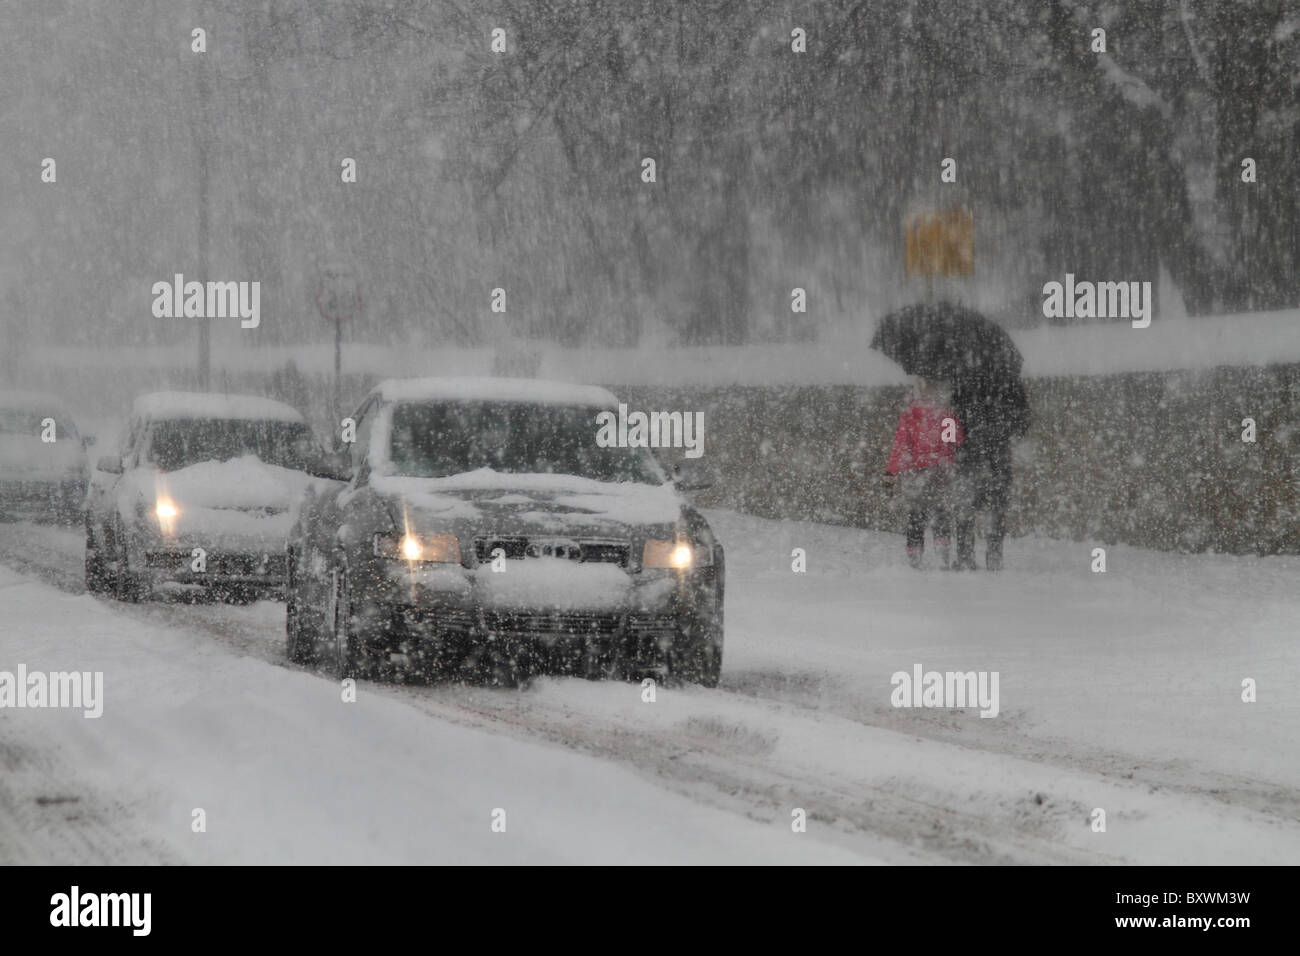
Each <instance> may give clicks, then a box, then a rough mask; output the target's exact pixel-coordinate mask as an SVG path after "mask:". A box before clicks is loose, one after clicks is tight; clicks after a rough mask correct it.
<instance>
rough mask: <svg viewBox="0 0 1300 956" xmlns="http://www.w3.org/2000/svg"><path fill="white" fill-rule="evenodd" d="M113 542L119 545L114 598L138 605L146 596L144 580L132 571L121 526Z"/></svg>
mask: <svg viewBox="0 0 1300 956" xmlns="http://www.w3.org/2000/svg"><path fill="white" fill-rule="evenodd" d="M113 540H114V543H115V544H116V545H117V569H116V570H115V571H114V572H113V597H115V598H117V600H119V601H125V602H127V603H129V604H138V603H140V601H141V600H142V599H143V598H144V595H145V585H144V580H143V579H142V578H141V577H140V575H138V574H135V573H133V572H132V571H131V567H130V563H129V562H128V560H127V556H126V534H125V532H124V531H122V529H121V526H120V525H119V526H118V530H117V533H116V534H114V535H113Z"/></svg>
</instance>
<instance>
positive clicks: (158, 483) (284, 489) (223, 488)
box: [132, 455, 313, 513]
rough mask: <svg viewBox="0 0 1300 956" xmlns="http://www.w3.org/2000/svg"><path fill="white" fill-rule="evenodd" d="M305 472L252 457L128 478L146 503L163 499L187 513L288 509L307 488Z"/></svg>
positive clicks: (307, 478) (144, 471)
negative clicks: (198, 510)
mask: <svg viewBox="0 0 1300 956" xmlns="http://www.w3.org/2000/svg"><path fill="white" fill-rule="evenodd" d="M312 481H313V479H312V477H311V476H310V475H308V474H306V473H305V472H301V471H295V470H294V469H292V468H281V467H280V466H279V465H268V464H267V463H266V462H264V461H262V460H261V459H259V458H257V457H256V456H254V455H245V456H244V457H243V458H234V459H231V460H230V461H205V462H200V463H199V464H197V465H190V466H189V467H188V468H181V469H178V470H177V471H169V472H156V471H148V470H142V471H141V472H138V473H136V474H134V475H132V483H133V484H134V485H135V486H136V488H135V490H136V491H137V492H140V493H143V494H144V496H145V497H146V499H148V498H151V497H166V498H169V499H171V500H172V501H173V502H175V504H176V506H177V507H178V508H180V509H181V511H182V513H184V512H185V510H187V509H195V508H208V509H229V510H236V511H272V512H276V511H288V510H289V509H290V508H292V507H294V506H295V505H296V504H297V503H298V500H299V499H300V498H301V497H302V496H303V493H304V492H305V491H306V490H307V488H308V487H309V486H310V485H311V484H312Z"/></svg>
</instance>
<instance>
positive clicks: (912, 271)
mask: <svg viewBox="0 0 1300 956" xmlns="http://www.w3.org/2000/svg"><path fill="white" fill-rule="evenodd" d="M905 241H906V244H907V245H906V260H907V275H908V277H909V278H910V277H912V276H970V275H974V274H975V219H974V217H973V216H972V215H971V214H970V210H968V209H966V208H965V207H962V208H958V209H934V210H928V211H926V212H917V213H912V214H911V215H910V216H908V217H907V222H906V228H905Z"/></svg>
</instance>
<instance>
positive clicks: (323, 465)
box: [310, 451, 353, 481]
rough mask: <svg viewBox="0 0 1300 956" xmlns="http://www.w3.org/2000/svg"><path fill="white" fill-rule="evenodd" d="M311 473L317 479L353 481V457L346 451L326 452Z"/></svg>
mask: <svg viewBox="0 0 1300 956" xmlns="http://www.w3.org/2000/svg"><path fill="white" fill-rule="evenodd" d="M310 473H311V474H312V475H313V476H314V477H316V478H329V479H330V480H331V481H351V480H352V474H353V471H352V457H351V456H350V455H349V454H348V453H347V452H346V451H327V452H324V453H323V454H322V455H321V456H320V457H319V458H318V459H317V461H316V465H315V466H314V467H313V468H312V469H311V470H310Z"/></svg>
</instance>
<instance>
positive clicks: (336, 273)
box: [316, 262, 361, 426]
mask: <svg viewBox="0 0 1300 956" xmlns="http://www.w3.org/2000/svg"><path fill="white" fill-rule="evenodd" d="M316 309H317V311H319V312H320V314H321V318H323V319H328V320H329V321H331V322H333V323H334V424H335V426H337V425H338V422H339V416H340V415H341V414H342V409H341V408H340V403H341V399H340V391H341V389H342V377H343V323H344V322H345V321H347V320H349V319H355V318H356V317H357V315H359V314H360V312H361V285H360V283H359V282H358V281H357V276H356V273H355V272H354V271H353V269H352V266H350V265H349V264H348V263H346V262H323V263H321V265H320V266H319V267H318V269H317V274H316Z"/></svg>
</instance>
